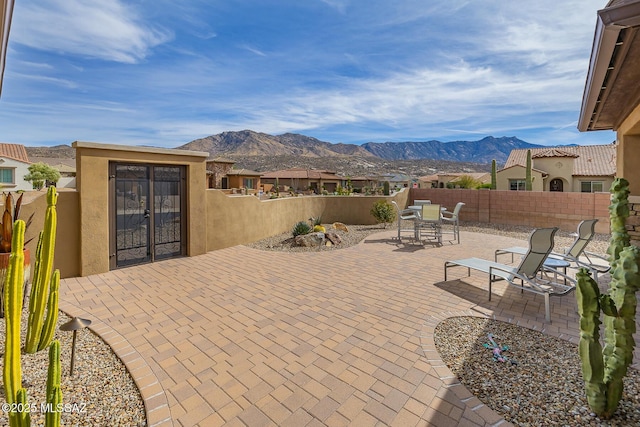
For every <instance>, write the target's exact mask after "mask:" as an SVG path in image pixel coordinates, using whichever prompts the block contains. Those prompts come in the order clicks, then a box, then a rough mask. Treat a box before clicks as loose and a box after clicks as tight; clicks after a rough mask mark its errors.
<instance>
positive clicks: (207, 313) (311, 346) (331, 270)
mask: <svg viewBox="0 0 640 427" xmlns="http://www.w3.org/2000/svg"><path fill="white" fill-rule="evenodd" d="M393 235H394V232H393V231H391V230H389V231H383V232H381V233H378V234H374V235H372V236H370V237H369V238H368V239H366V240H365V241H364V242H363V243H361V244H360V245H358V246H355V247H352V248H347V249H343V250H338V251H331V252H323V253H282V252H267V251H259V250H255V249H251V248H247V247H244V246H236V247H232V248H228V249H223V250H218V251H213V252H209V253H207V254H205V255H201V256H197V257H192V258H181V259H173V260H167V261H163V262H158V263H154V264H147V265H143V266H137V267H130V268H125V269H120V270H115V271H111V272H109V273H105V274H100V275H94V276H89V277H82V278H72V279H65V280H64V281H63V283H62V284H61V286H60V288H61V308H62V309H63V310H64V311H66V312H68V313H69V314H70V315H73V316H81V317H87V318H90V319H92V320H93V324H92V329H93V330H94V331H96V332H97V333H99V334H100V335H101V336H102V337H103V338H104V339H105V340H106V341H107V342H108V343H109V344H110V345H111V346H112V348H114V350H115V351H116V352H117V353H118V355H120V357H121V358H122V359H123V360H124V361H125V363H126V364H127V367H128V368H129V370H130V372H131V373H132V376H133V377H134V379H135V380H136V382H137V384H138V386H139V388H140V390H141V393H142V395H143V398H144V399H145V405H146V409H147V413H148V421H149V425H151V426H170V425H175V426H195V425H202V426H215V425H229V426H243V425H246V426H273V425H277V426H296V427H298V426H305V425H309V426H313V425H328V426H340V425H357V426H374V425H397V426H413V425H416V426H418V425H425V426H438V427H441V426H455V425H469V426H485V425H487V426H491V425H500V426H507V425H510V424H509V423H507V422H505V421H504V420H503V419H502V418H501V417H500V416H499V415H498V414H497V413H495V412H494V411H492V410H490V409H489V408H488V407H486V406H484V405H483V404H482V402H480V401H479V400H478V399H477V398H475V397H474V396H473V395H471V394H470V393H469V392H468V391H467V390H466V388H465V387H464V386H462V385H461V384H459V383H458V381H457V380H456V378H455V377H454V376H453V375H452V373H451V372H450V371H449V369H448V368H447V367H446V365H445V364H444V363H443V362H442V361H441V360H440V358H439V355H438V353H437V351H436V350H435V347H434V344H433V328H434V327H435V325H437V323H438V322H439V321H440V320H441V319H444V318H447V317H450V316H454V315H460V314H472V315H477V316H483V315H491V316H495V317H497V318H499V319H503V320H507V321H514V322H516V321H517V322H519V323H521V324H523V325H525V326H528V327H533V328H536V329H544V330H545V331H546V332H547V333H551V334H554V335H563V336H565V337H566V338H569V339H572V340H574V341H575V340H576V339H577V334H578V331H577V326H576V325H577V322H576V316H577V315H576V313H575V302H574V299H575V298H574V297H573V296H572V295H571V296H567V297H563V298H557V299H552V324H550V325H549V324H545V323H543V321H544V303H543V300H542V298H541V297H539V296H534V295H530V294H529V293H525V294H524V295H522V294H520V293H519V292H518V291H517V290H516V289H515V288H512V287H511V288H507V287H505V286H496V287H495V295H494V298H493V300H492V301H491V302H490V301H488V299H487V285H486V276H484V275H482V274H472V277H471V278H470V279H464V280H463V281H458V280H451V281H449V282H447V283H442V280H443V263H444V261H445V260H449V259H456V258H464V257H468V256H479V257H484V258H491V257H492V256H493V249H496V248H499V247H508V246H513V245H514V244H516V243H520V244H522V243H523V242H521V241H520V242H519V241H517V240H514V239H512V238H508V237H503V236H493V235H486V234H478V233H465V232H464V231H463V232H462V233H461V240H462V244H460V245H457V244H456V245H452V244H448V243H445V245H444V246H443V247H440V248H436V247H430V246H426V247H422V246H419V245H407V246H406V247H403V246H398V245H397V242H394V241H392V240H391V237H392V236H393ZM460 273H461V274H460V275H455V276H454V277H462V276H463V275H464V272H463V271H462V270H461V272H460ZM454 274H455V273H454ZM503 294H504V296H501V295H503Z"/></svg>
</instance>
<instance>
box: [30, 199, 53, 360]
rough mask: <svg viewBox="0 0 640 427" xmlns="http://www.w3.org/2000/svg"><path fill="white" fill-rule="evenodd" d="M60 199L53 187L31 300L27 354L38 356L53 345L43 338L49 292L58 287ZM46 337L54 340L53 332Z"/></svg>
mask: <svg viewBox="0 0 640 427" xmlns="http://www.w3.org/2000/svg"><path fill="white" fill-rule="evenodd" d="M57 199H58V194H57V193H56V189H55V187H49V190H48V191H47V211H46V213H45V220H44V228H43V230H42V231H41V232H40V238H39V240H38V246H37V249H36V261H35V268H34V274H33V284H32V287H31V295H30V298H29V320H28V324H27V339H26V342H25V351H26V352H27V353H35V352H36V351H38V350H39V349H43V348H45V347H46V346H47V345H48V344H49V343H48V342H43V341H42V340H41V338H42V336H43V323H44V310H45V303H46V302H49V301H50V299H49V298H48V294H49V292H48V290H49V289H51V288H55V285H54V284H53V283H51V280H52V279H51V276H52V274H51V269H52V267H53V255H54V250H55V245H56V227H57V213H56V202H57ZM56 295H57V294H56ZM56 299H57V298H56ZM56 305H57V302H56ZM52 308H53V307H51V306H49V307H48V310H49V313H51V315H52V316H55V318H54V319H52V321H49V322H47V323H48V325H49V327H55V324H56V320H57V315H58V310H57V309H56V310H55V311H54V310H52ZM44 335H45V336H53V334H52V333H51V331H45V332H44Z"/></svg>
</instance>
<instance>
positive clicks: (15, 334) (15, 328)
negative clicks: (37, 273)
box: [2, 220, 26, 426]
mask: <svg viewBox="0 0 640 427" xmlns="http://www.w3.org/2000/svg"><path fill="white" fill-rule="evenodd" d="M24 230H25V223H24V221H22V220H18V221H16V222H15V224H14V227H13V236H12V237H11V245H12V248H13V250H12V251H11V256H10V258H9V267H8V269H7V276H6V278H5V285H4V301H5V321H6V335H5V352H4V366H3V370H2V378H3V380H4V392H5V396H6V398H7V403H8V404H9V405H11V404H14V403H15V404H19V403H21V401H22V400H26V391H25V390H24V389H23V388H22V367H21V365H20V320H21V318H20V317H21V314H22V283H23V282H24ZM22 417H24V414H22V413H20V412H9V424H10V425H11V426H14V425H16V426H17V425H21V424H22Z"/></svg>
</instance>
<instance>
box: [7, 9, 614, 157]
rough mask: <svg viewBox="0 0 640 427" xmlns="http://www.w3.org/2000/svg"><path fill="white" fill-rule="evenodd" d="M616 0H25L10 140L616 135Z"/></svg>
mask: <svg viewBox="0 0 640 427" xmlns="http://www.w3.org/2000/svg"><path fill="white" fill-rule="evenodd" d="M605 5H606V0H597V1H594V0H563V1H560V2H558V1H556V0H554V1H548V0H536V1H529V2H519V1H504V0H500V1H497V0H483V1H479V0H476V1H461V0H447V1H427V0H393V1H390V0H385V1H382V0H235V1H232V0H182V1H177V2H176V1H167V0H153V1H149V0H126V1H125V0H104V1H95V0H20V1H16V4H15V9H14V14H13V24H12V27H11V34H10V39H9V50H8V54H7V66H6V71H5V78H4V85H3V91H2V98H1V99H0V141H3V142H13V143H21V144H25V145H28V146H39V145H57V144H70V143H71V142H72V141H75V140H81V141H93V142H103V143H112V144H125V145H152V146H157V147H177V146H179V145H182V144H185V143H187V142H189V141H191V140H193V139H196V138H202V137H205V136H208V135H213V134H217V133H220V132H224V131H230V130H243V129H251V130H254V131H258V132H265V133H270V134H281V133H285V132H294V133H301V134H304V135H308V136H312V137H315V138H318V139H321V140H324V141H329V142H334V143H337V142H345V143H355V144H360V143H364V142H369V141H374V142H384V141H420V140H430V139H438V140H441V141H454V140H478V139H481V138H483V137H485V136H487V135H492V136H495V137H500V136H516V137H518V138H520V139H523V140H525V141H527V142H531V143H535V144H543V145H558V144H580V145H588V144H608V143H610V142H612V141H613V140H614V139H615V134H614V133H613V132H611V131H601V132H589V133H580V132H578V131H577V129H576V125H577V120H578V115H579V112H580V103H581V99H582V93H583V90H584V82H585V78H586V73H587V69H588V62H589V55H590V53H591V45H592V42H593V32H594V28H595V22H596V11H597V10H598V9H601V8H603V7H604V6H605Z"/></svg>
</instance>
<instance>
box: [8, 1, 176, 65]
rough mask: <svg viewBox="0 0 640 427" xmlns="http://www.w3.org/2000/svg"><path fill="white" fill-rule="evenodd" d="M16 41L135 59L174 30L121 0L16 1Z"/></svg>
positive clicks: (101, 56) (89, 54)
mask: <svg viewBox="0 0 640 427" xmlns="http://www.w3.org/2000/svg"><path fill="white" fill-rule="evenodd" d="M12 30H13V31H12V40H13V41H14V42H16V43H20V44H23V45H26V46H29V47H32V48H35V49H41V50H51V51H56V52H64V53H69V54H74V55H79V56H83V57H91V58H99V59H104V60H108V61H115V62H123V63H135V62H138V61H141V60H142V59H144V58H145V57H146V56H147V55H148V54H149V51H150V49H151V48H153V47H154V46H157V45H159V44H161V43H164V42H166V41H167V40H169V39H170V38H171V34H170V33H169V32H168V31H166V30H164V29H160V28H154V27H152V26H150V25H147V24H145V23H144V21H143V20H142V18H141V17H140V16H138V15H137V13H136V11H135V10H134V9H133V8H132V7H130V6H128V5H127V4H126V3H125V2H122V1H120V0H110V1H92V0H43V1H41V2H38V3H35V2H26V3H24V4H23V3H22V2H17V4H16V9H15V11H14V25H13V26H12Z"/></svg>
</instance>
